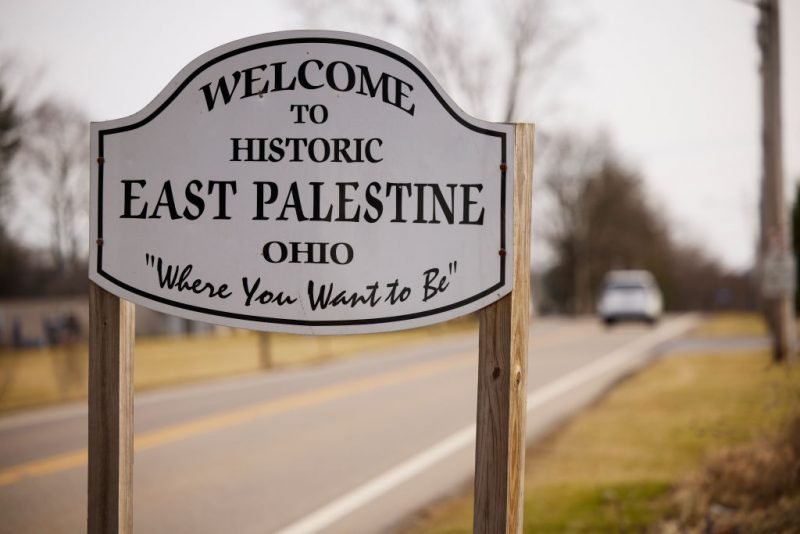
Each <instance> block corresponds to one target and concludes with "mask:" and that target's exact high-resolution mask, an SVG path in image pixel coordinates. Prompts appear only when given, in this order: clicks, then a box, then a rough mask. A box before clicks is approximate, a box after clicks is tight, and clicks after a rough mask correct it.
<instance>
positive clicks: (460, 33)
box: [292, 0, 573, 122]
mask: <svg viewBox="0 0 800 534" xmlns="http://www.w3.org/2000/svg"><path fill="white" fill-rule="evenodd" d="M292 6H293V7H296V8H298V9H300V11H301V13H302V15H303V16H304V17H305V18H306V20H308V22H309V23H310V24H311V25H312V26H316V27H324V26H336V27H339V28H341V27H345V28H348V29H351V30H353V31H360V32H363V33H367V34H371V35H378V36H380V37H382V38H384V39H386V40H391V41H394V42H397V43H398V44H401V46H406V47H408V48H409V49H410V51H411V52H412V53H414V54H415V55H416V56H418V57H419V58H420V60H421V61H422V62H423V63H424V64H425V65H426V66H427V67H428V68H429V69H430V70H431V71H432V72H433V74H434V75H435V76H436V78H437V80H438V81H439V82H440V83H441V84H442V85H443V86H444V87H445V88H446V89H447V91H448V93H450V94H451V96H453V98H454V99H455V100H456V101H457V102H459V104H460V105H461V106H462V107H464V108H465V109H467V110H468V111H469V112H470V113H472V114H473V115H476V116H479V117H484V118H488V119H490V120H505V121H506V122H512V121H524V120H530V118H531V115H530V113H531V110H532V102H533V99H534V94H535V90H534V88H533V87H532V84H531V83H530V82H531V81H532V78H533V76H534V75H535V74H538V75H539V79H538V80H537V81H538V82H539V83H541V82H542V81H543V80H544V79H545V78H546V77H547V76H545V73H544V67H545V66H550V65H552V64H553V63H554V62H555V61H556V60H557V59H558V58H559V57H560V54H561V52H562V51H563V50H564V48H565V46H566V45H567V44H568V42H569V41H570V39H571V35H573V34H571V32H570V31H569V29H568V28H567V27H566V26H565V25H564V24H562V23H561V22H560V21H559V20H558V19H557V17H556V16H555V15H554V13H553V11H552V9H551V2H550V1H549V0H504V1H503V2H500V3H498V4H494V3H475V2H470V1H469V0H414V1H413V2H411V3H408V2H405V3H400V2H396V1H392V0H372V1H368V2H367V1H362V0H343V1H339V2H335V3H333V2H327V1H324V0H300V1H297V2H294V3H293V4H292ZM484 21H488V22H489V24H485V23H484Z"/></svg>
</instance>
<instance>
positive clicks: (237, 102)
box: [89, 31, 514, 334]
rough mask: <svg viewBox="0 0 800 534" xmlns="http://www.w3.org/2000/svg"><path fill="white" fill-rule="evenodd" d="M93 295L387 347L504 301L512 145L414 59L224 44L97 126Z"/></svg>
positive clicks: (298, 39)
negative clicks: (400, 335)
mask: <svg viewBox="0 0 800 534" xmlns="http://www.w3.org/2000/svg"><path fill="white" fill-rule="evenodd" d="M91 148H92V154H93V157H96V158H97V161H96V163H95V164H93V165H92V176H91V180H92V188H91V191H92V193H91V195H92V196H91V232H92V241H93V242H92V246H91V256H90V273H89V276H90V278H91V279H92V280H93V281H94V282H95V283H97V284H98V285H100V286H102V287H103V288H104V289H106V290H107V291H109V292H111V293H113V294H115V295H118V296H120V297H123V298H125V299H128V300H131V301H133V302H135V303H137V304H142V305H145V306H148V307H151V308H154V309H156V310H159V311H163V312H166V313H170V314H175V315H179V316H183V317H187V318H192V319H199V320H204V321H210V322H215V323H219V324H225V325H229V326H237V327H245V328H251V329H258V330H269V331H281V332H294V333H305V334H333V333H360V332H375V331H387V330H396V329H401V328H409V327H414V326H422V325H426V324H431V323H435V322H440V321H444V320H447V319H450V318H453V317H456V316H458V315H462V314H465V313H468V312H471V311H475V310H478V309H481V308H483V307H485V306H486V305H487V304H490V303H492V302H494V301H496V300H498V299H499V298H500V297H502V296H503V295H505V294H507V293H509V291H510V288H511V262H510V261H509V260H508V259H507V257H508V258H510V257H511V254H512V250H511V242H512V239H511V231H512V228H511V224H512V220H513V213H512V205H513V204H512V198H513V191H512V186H513V179H512V177H513V172H514V170H513V168H512V167H513V161H514V158H513V149H514V127H513V125H502V124H494V123H487V122H483V121H479V120H476V119H474V118H472V117H470V116H468V115H467V114H465V113H464V112H463V111H462V110H460V109H459V108H458V106H456V105H455V104H454V103H453V101H452V100H451V99H450V98H449V97H448V96H447V95H446V94H445V93H444V91H442V89H441V88H440V87H439V86H438V84H437V83H436V82H435V80H434V79H433V77H432V76H431V75H430V73H428V71H427V70H426V69H425V68H424V67H423V66H422V65H421V64H420V63H419V62H418V61H417V60H416V59H414V58H413V57H412V56H410V55H409V54H407V53H405V52H404V51H402V50H400V49H398V48H395V47H393V46H391V45H388V44H386V43H384V42H381V41H378V40H375V39H370V38H367V37H363V36H359V35H353V34H347V33H339V32H316V31H314V32H308V31H302V32H282V33H275V34H266V35H261V36H256V37H252V38H248V39H244V40H241V41H236V42H233V43H229V44H227V45H225V46H222V47H220V48H217V49H215V50H212V51H210V52H208V53H207V54H205V55H203V56H201V57H199V58H198V59H196V60H195V61H193V62H192V63H190V64H189V65H188V66H187V67H186V68H184V69H183V70H182V71H181V72H180V73H179V74H178V75H177V76H176V77H175V78H174V79H173V80H172V81H171V82H170V83H169V85H167V87H166V88H165V89H164V90H163V91H162V92H161V93H160V94H159V95H158V96H157V97H156V99H155V100H154V101H153V102H151V103H150V104H149V105H148V106H147V107H145V108H144V109H143V110H142V111H140V112H138V113H136V114H135V115H132V116H130V117H126V118H124V119H119V120H114V121H108V122H101V123H93V124H92V128H91Z"/></svg>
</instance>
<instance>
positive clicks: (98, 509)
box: [87, 282, 135, 534]
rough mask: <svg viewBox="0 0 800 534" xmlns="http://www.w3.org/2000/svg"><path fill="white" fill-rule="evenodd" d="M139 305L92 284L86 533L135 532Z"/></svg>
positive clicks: (90, 291)
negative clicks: (135, 377)
mask: <svg viewBox="0 0 800 534" xmlns="http://www.w3.org/2000/svg"><path fill="white" fill-rule="evenodd" d="M134 313H135V306H134V304H133V303H131V302H127V301H126V300H123V299H121V298H119V297H117V296H116V295H112V294H111V293H109V292H108V291H106V290H105V289H103V288H101V287H99V286H97V285H95V284H94V283H92V282H90V283H89V461H88V464H89V488H88V490H89V495H88V497H89V498H88V529H87V530H88V532H89V533H91V534H104V533H115V532H118V533H130V532H133V504H132V502H133V500H132V499H133V347H134V336H135V324H134Z"/></svg>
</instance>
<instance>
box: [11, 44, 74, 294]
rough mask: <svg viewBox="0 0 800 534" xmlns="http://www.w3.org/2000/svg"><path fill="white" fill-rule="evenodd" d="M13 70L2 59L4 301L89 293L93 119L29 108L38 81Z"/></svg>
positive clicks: (52, 107)
mask: <svg viewBox="0 0 800 534" xmlns="http://www.w3.org/2000/svg"><path fill="white" fill-rule="evenodd" d="M15 67H16V64H15V63H14V62H13V61H11V60H9V59H8V58H0V298H12V297H23V296H25V297H27V296H41V295H53V294H59V295H63V294H77V293H80V292H85V291H86V289H87V287H88V282H87V280H86V278H87V277H86V256H87V253H88V244H87V242H86V241H87V239H88V231H87V229H88V209H89V206H88V199H89V175H88V168H89V167H88V156H89V147H88V139H89V130H88V120H87V119H86V117H85V115H84V114H83V113H82V112H80V111H79V110H78V109H76V108H75V107H74V106H71V105H69V104H67V103H65V102H62V101H59V100H57V99H54V98H41V99H38V100H36V101H31V97H29V96H28V95H30V94H34V93H35V92H36V91H35V90H33V88H32V86H33V85H35V81H33V82H32V81H30V80H29V79H25V78H24V77H23V76H21V75H19V73H18V72H17V70H16V69H15ZM15 77H16V79H17V83H14V79H15ZM20 80H21V81H20ZM37 234H38V236H39V237H38V239H35V240H31V239H26V238H25V236H30V235H37Z"/></svg>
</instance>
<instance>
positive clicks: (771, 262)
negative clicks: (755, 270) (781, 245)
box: [761, 252, 797, 298]
mask: <svg viewBox="0 0 800 534" xmlns="http://www.w3.org/2000/svg"><path fill="white" fill-rule="evenodd" d="M796 280H797V269H796V264H795V258H794V255H792V254H791V253H790V252H777V253H770V254H768V255H767V256H766V257H765V258H764V262H763V264H762V266H761V293H762V294H763V295H764V296H765V297H767V298H779V297H788V296H791V295H794V292H795V288H796V286H797V281H796Z"/></svg>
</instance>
